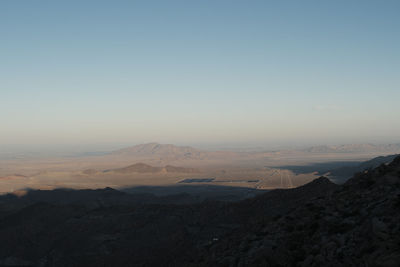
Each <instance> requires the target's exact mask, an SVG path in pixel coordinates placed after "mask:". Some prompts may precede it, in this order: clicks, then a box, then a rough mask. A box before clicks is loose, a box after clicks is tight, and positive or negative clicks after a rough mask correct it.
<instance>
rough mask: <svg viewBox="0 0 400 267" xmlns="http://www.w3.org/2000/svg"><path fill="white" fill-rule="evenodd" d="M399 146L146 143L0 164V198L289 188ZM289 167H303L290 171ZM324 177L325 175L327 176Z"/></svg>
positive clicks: (8, 161)
mask: <svg viewBox="0 0 400 267" xmlns="http://www.w3.org/2000/svg"><path fill="white" fill-rule="evenodd" d="M399 152H400V146H398V145H396V146H385V147H384V148H382V147H381V146H374V145H349V146H340V147H325V146H324V147H313V148H309V149H301V150H281V151H266V152H235V151H205V150H199V149H195V148H192V147H186V146H185V147H184V146H175V145H169V144H168V145H165V144H158V143H149V144H143V145H137V146H133V147H128V148H125V149H121V150H117V151H113V152H109V153H104V154H102V155H96V156H80V157H52V158H47V157H45V158H29V157H28V158H22V159H3V160H0V193H1V194H4V193H9V192H14V191H16V192H17V191H19V190H23V189H27V188H30V189H55V188H71V189H86V188H91V189H96V188H105V187H112V188H115V189H126V188H142V189H143V188H151V187H153V188H156V187H171V188H172V186H173V187H174V188H180V187H181V188H184V186H198V185H202V186H221V187H222V186H224V187H235V188H236V187H238V188H249V189H266V190H267V189H273V188H292V187H297V186H300V185H303V184H305V183H308V182H310V181H312V180H313V179H315V178H317V177H319V176H321V174H324V173H323V172H321V170H319V171H318V168H315V169H313V167H312V166H313V164H316V166H317V165H318V164H328V165H329V164H332V166H335V164H336V165H338V166H341V165H343V164H346V162H349V163H350V162H361V161H364V160H368V159H371V158H373V157H376V156H381V155H388V154H393V153H399ZM290 166H308V167H309V168H306V169H305V170H306V171H301V172H298V171H295V170H294V169H293V168H291V167H290ZM328 175H329V174H328Z"/></svg>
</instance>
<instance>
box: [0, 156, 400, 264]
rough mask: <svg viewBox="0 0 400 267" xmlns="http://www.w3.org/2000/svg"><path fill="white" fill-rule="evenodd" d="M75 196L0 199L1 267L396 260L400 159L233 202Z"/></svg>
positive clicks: (109, 193)
mask: <svg viewBox="0 0 400 267" xmlns="http://www.w3.org/2000/svg"><path fill="white" fill-rule="evenodd" d="M71 192H72V193H71ZM71 192H69V191H68V190H62V191H46V192H40V191H35V192H27V193H26V194H21V196H20V197H17V196H15V195H6V196H4V197H2V198H0V241H2V242H0V265H3V266H12V265H14V266H15V265H19V266H21V265H25V266H388V267H389V266H393V267H395V266H398V265H397V264H398V262H399V260H400V239H399V237H400V226H399V224H398V222H399V221H400V212H399V211H400V198H399V195H400V157H397V158H395V159H394V161H393V162H392V163H390V164H389V165H381V166H379V167H377V168H375V169H373V170H370V171H367V172H363V173H358V174H356V175H354V177H353V178H352V179H350V180H349V181H348V182H346V183H345V184H344V185H341V186H339V185H335V184H333V183H332V182H330V181H329V180H328V179H326V178H324V177H321V178H318V179H316V180H314V181H313V182H311V183H308V184H306V185H304V186H301V187H298V188H294V189H285V190H284V189H280V190H272V191H270V192H267V193H263V194H261V195H258V196H256V197H254V198H251V199H247V200H243V201H239V202H235V203H229V202H220V201H212V200H208V201H203V202H201V203H196V204H187V205H174V204H168V202H165V203H163V204H160V203H162V202H156V201H154V202H147V201H143V199H145V198H148V199H151V198H154V199H156V198H159V197H154V196H153V195H146V194H144V195H143V196H142V197H143V199H142V200H140V199H137V201H133V200H132V199H134V198H135V194H133V195H129V194H126V193H122V192H119V191H116V190H113V189H110V188H108V189H104V190H95V191H94V190H85V191H71ZM131 197H132V199H131ZM136 198H139V197H138V196H136ZM72 199H74V201H72Z"/></svg>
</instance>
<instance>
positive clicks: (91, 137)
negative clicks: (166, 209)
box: [0, 0, 400, 144]
mask: <svg viewBox="0 0 400 267" xmlns="http://www.w3.org/2000/svg"><path fill="white" fill-rule="evenodd" d="M399 14H400V1H390V0H386V1H378V0H376V1H367V0H360V1H352V0H346V1H307V0H306V1H234V0H232V1H183V0H182V1H0V38H1V39H0V93H1V94H0V123H1V130H0V144H74V143H78V144H87V143H141V142H152V141H157V142H168V143H188V144H190V143H218V142H221V143H224V142H228V143H235V142H238V143H253V144H256V143H269V144H274V143H280V144H285V143H313V142H314V143H351V142H357V143H361V142H400V119H399V115H400V104H399V103H400V86H399V85H400V49H399V47H400V16H399Z"/></svg>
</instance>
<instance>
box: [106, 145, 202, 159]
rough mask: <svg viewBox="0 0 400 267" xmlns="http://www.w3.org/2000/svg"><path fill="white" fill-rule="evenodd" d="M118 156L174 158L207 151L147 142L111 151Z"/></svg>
mask: <svg viewBox="0 0 400 267" xmlns="http://www.w3.org/2000/svg"><path fill="white" fill-rule="evenodd" d="M111 154H112V155H118V156H137V157H171V156H174V157H175V158H182V159H185V158H195V159H198V158H201V157H204V156H205V155H206V154H207V152H205V151H201V150H198V149H195V148H193V147H189V146H175V145H171V144H159V143H148V144H141V145H136V146H133V147H128V148H124V149H120V150H117V151H114V152H112V153H111Z"/></svg>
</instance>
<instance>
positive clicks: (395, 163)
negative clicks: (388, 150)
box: [389, 155, 400, 168]
mask: <svg viewBox="0 0 400 267" xmlns="http://www.w3.org/2000/svg"><path fill="white" fill-rule="evenodd" d="M389 166H390V167H395V168H396V167H400V155H397V156H396V157H395V158H394V159H393V160H392V162H391V163H390V164H389Z"/></svg>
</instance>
